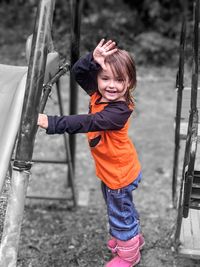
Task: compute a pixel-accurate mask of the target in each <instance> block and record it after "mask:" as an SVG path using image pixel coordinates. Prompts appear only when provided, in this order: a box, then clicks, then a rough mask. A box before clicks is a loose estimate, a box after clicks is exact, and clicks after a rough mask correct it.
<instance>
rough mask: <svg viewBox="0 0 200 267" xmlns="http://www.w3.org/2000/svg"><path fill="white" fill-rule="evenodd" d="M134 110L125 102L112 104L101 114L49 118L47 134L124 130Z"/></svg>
mask: <svg viewBox="0 0 200 267" xmlns="http://www.w3.org/2000/svg"><path fill="white" fill-rule="evenodd" d="M131 113H132V110H130V109H129V108H128V106H127V105H126V104H125V102H120V103H112V104H109V105H108V106H106V107H105V108H104V109H103V110H102V111H101V112H97V113H95V114H80V115H70V116H48V117H47V119H48V128H46V129H47V131H46V133H47V134H62V133H65V132H67V133H69V134H76V133H88V132H96V131H105V130H120V129H121V128H123V126H124V125H125V123H126V122H127V120H128V118H129V117H130V115H131Z"/></svg>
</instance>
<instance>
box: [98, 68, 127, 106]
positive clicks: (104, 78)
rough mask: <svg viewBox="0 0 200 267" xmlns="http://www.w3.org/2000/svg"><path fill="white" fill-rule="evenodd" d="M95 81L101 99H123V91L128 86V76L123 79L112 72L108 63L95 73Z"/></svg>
mask: <svg viewBox="0 0 200 267" xmlns="http://www.w3.org/2000/svg"><path fill="white" fill-rule="evenodd" d="M97 83H98V89H99V92H100V94H101V95H102V98H101V101H103V102H111V101H119V100H122V101H125V93H126V91H127V88H128V86H129V82H128V76H127V77H126V80H125V81H124V79H123V78H122V77H118V76H116V75H115V74H114V73H113V71H112V70H111V67H110V65H109V64H106V69H102V70H101V71H100V72H99V73H98V75H97Z"/></svg>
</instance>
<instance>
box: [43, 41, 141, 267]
mask: <svg viewBox="0 0 200 267" xmlns="http://www.w3.org/2000/svg"><path fill="white" fill-rule="evenodd" d="M72 72H73V75H74V76H75V79H76V81H77V82H78V83H79V85H80V86H81V87H82V88H83V89H84V90H85V91H86V92H87V93H88V94H89V95H90V107H89V114H83V115H81V114H80V115H71V116H47V115H45V114H39V117H38V125H39V126H40V127H42V128H44V129H46V132H47V134H62V133H64V132H67V133H69V134H75V133H87V137H88V143H89V147H90V150H91V153H92V156H93V158H94V162H95V167H96V175H97V176H98V177H99V178H100V179H101V181H102V192H103V196H104V199H105V202H106V205H107V213H108V218H109V226H110V234H111V236H112V239H110V240H109V241H108V244H107V246H108V248H109V249H110V250H111V251H112V252H113V254H114V255H115V256H114V258H113V259H112V260H111V261H109V262H108V263H107V265H106V267H112V266H113V267H114V266H115V267H130V266H135V265H136V264H137V263H138V262H139V261H140V257H141V255H140V250H141V248H142V247H143V245H144V239H143V236H142V234H141V233H140V225H139V216H138V213H137V211H136V209H135V206H134V204H133V199H132V191H133V190H134V189H136V188H137V187H138V183H139V182H140V180H141V166H140V162H139V160H138V156H137V152H136V150H135V147H134V145H133V143H132V142H131V140H130V139H129V137H128V127H129V120H130V115H131V113H132V111H133V109H134V102H133V98H132V96H131V90H132V89H134V88H135V86H136V69H135V63H134V60H133V59H132V57H131V56H130V55H129V53H128V52H126V51H124V50H121V49H118V48H117V47H116V44H115V42H113V41H112V40H110V41H107V42H105V40H104V39H102V40H101V41H100V43H99V44H98V45H97V47H96V48H95V49H94V51H93V52H91V53H89V54H87V55H86V56H84V57H82V58H81V59H79V60H78V61H77V62H76V64H75V65H74V66H73V68H72Z"/></svg>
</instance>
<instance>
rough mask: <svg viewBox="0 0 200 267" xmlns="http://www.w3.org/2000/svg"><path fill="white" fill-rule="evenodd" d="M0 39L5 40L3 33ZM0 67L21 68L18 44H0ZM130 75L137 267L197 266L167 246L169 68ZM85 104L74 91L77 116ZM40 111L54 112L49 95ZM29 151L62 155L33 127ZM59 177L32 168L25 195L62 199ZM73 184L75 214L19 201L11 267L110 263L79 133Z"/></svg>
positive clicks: (62, 176)
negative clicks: (139, 236)
mask: <svg viewBox="0 0 200 267" xmlns="http://www.w3.org/2000/svg"><path fill="white" fill-rule="evenodd" d="M3 31H5V29H3V28H1V32H3ZM25 34H26V33H24V35H25ZM8 37H9V38H10V39H9V40H11V35H10V34H9V36H8ZM21 38H22V37H21ZM124 42H126V39H125V40H124ZM124 46H125V47H126V43H125V44H124ZM136 56H137V55H136ZM0 62H1V63H5V64H20V65H23V64H25V53H24V47H23V45H22V42H21V40H20V41H19V42H18V43H17V42H16V43H15V44H12V42H10V43H4V42H3V41H2V45H1V47H0ZM173 65H175V64H173ZM137 70H138V84H137V88H136V91H135V99H136V109H135V112H134V115H133V117H132V124H131V128H130V131H129V133H130V137H131V139H132V140H133V142H134V144H135V146H136V148H137V151H138V154H139V158H140V160H141V163H142V168H143V180H142V182H141V184H140V186H139V188H138V189H137V190H136V191H135V192H134V201H135V203H136V206H137V208H138V211H139V213H140V218H141V226H142V231H143V233H144V237H145V241H146V245H145V247H144V250H143V251H142V259H141V262H140V263H139V264H138V266H140V267H197V266H200V262H199V261H195V260H191V259H185V258H181V257H180V256H179V255H177V254H176V253H175V252H174V249H173V234H174V227H175V223H176V214H177V211H176V210H175V209H173V208H172V202H171V183H172V167H173V149H174V125H173V124H174V114H175V102H176V95H175V90H174V86H175V77H176V71H177V69H176V68H175V67H166V66H165V64H164V62H163V65H162V66H159V67H156V66H152V65H149V64H147V65H145V66H144V65H138V68H137ZM68 84H69V83H68V76H66V77H65V78H64V79H63V80H62V85H63V92H62V93H63V100H64V103H65V112H66V113H68V105H69V95H68V92H69V88H68ZM87 107H88V97H87V96H86V95H85V94H84V93H83V92H81V90H80V92H79V113H84V112H87ZM46 112H47V113H51V114H56V113H58V107H57V99H56V95H55V93H53V94H52V97H51V99H49V102H48V105H47V108H46ZM34 153H35V156H38V157H50V158H53V157H54V158H60V157H61V158H62V157H63V142H62V137H58V136H56V137H53V136H52V137H49V136H46V135H45V133H44V131H41V130H40V131H39V132H38V135H37V139H36V144H35V150H34ZM66 173H67V168H66V167H63V166H59V165H56V166H55V165H52V164H50V165H45V166H44V165H40V164H35V165H34V166H33V168H32V177H31V178H30V183H29V185H30V186H29V190H28V194H31V193H35V194H42V195H59V196H63V195H65V194H66V190H67V183H66ZM75 184H76V187H77V191H78V196H79V197H78V204H79V205H78V208H77V209H76V210H74V209H72V208H71V207H70V205H69V203H68V202H55V201H54V202H52V201H45V202H44V201H43V202H42V201H37V202H36V201H35V200H29V199H27V201H26V207H25V212H24V221H23V225H22V230H21V240H20V246H19V255H18V263H17V266H18V267H50V266H51V267H64V266H65V267H77V266H81V267H94V266H95V267H101V266H104V264H105V263H106V262H107V261H108V260H109V259H110V258H111V254H110V252H109V251H108V250H107V248H106V241H107V239H108V238H109V236H108V233H107V232H108V230H107V218H106V210H105V206H104V202H103V199H102V196H101V192H100V182H99V180H98V179H97V178H96V176H95V171H94V166H93V162H92V158H91V155H90V153H89V150H88V147H87V141H86V137H85V135H77V153H76V173H75Z"/></svg>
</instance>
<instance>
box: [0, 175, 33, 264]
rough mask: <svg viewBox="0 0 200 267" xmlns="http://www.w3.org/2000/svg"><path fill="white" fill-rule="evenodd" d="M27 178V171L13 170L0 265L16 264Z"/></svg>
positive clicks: (0, 248)
mask: <svg viewBox="0 0 200 267" xmlns="http://www.w3.org/2000/svg"><path fill="white" fill-rule="evenodd" d="M28 180H29V171H23V172H18V171H16V170H13V172H12V179H11V192H10V194H9V199H8V203H7V209H6V216H5V220H4V228H3V235H2V240H1V247H0V266H1V267H8V266H12V267H15V266H16V264H17V254H18V243H19V238H20V232H21V224H22V220H23V212H24V203H25V196H26V193H27V186H28Z"/></svg>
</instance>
